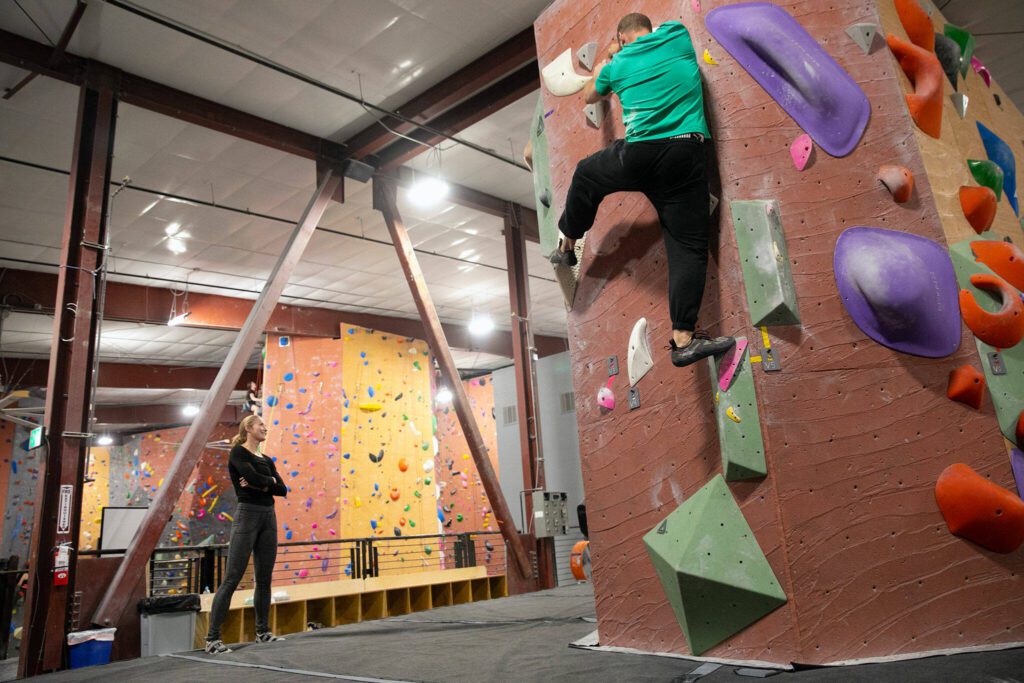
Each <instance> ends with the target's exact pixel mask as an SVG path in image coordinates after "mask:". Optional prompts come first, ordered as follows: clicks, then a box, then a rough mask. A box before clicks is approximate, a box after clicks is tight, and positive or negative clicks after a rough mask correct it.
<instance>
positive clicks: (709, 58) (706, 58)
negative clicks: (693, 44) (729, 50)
mask: <svg viewBox="0 0 1024 683" xmlns="http://www.w3.org/2000/svg"><path fill="white" fill-rule="evenodd" d="M704 61H705V62H706V63H708V64H716V65H717V64H718V62H716V61H715V58H714V57H712V56H711V52H709V51H708V49H707V48H704Z"/></svg>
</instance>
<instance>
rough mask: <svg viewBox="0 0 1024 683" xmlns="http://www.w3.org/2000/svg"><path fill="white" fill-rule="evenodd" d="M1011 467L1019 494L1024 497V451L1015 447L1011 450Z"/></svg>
mask: <svg viewBox="0 0 1024 683" xmlns="http://www.w3.org/2000/svg"><path fill="white" fill-rule="evenodd" d="M1010 468H1011V469H1012V470H1013V479H1014V481H1016V482H1017V495H1018V496H1020V497H1021V498H1024V452H1021V450H1020V449H1018V448H1014V449H1012V450H1011V451H1010Z"/></svg>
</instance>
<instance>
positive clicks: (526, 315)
mask: <svg viewBox="0 0 1024 683" xmlns="http://www.w3.org/2000/svg"><path fill="white" fill-rule="evenodd" d="M521 218H522V217H521V216H520V214H519V211H518V209H517V207H516V206H515V204H512V203H511V202H510V203H509V206H508V212H507V213H506V214H505V257H506V259H507V261H508V294H509V304H510V307H511V309H512V359H513V362H514V363H515V377H516V404H517V406H518V408H519V449H520V453H521V455H522V460H523V488H524V489H526V491H527V494H526V501H525V505H526V513H525V514H526V518H525V519H524V520H523V525H524V527H525V528H524V531H527V532H529V530H530V528H531V526H532V521H533V500H532V496H530V494H529V492H530V491H531V490H534V489H543V488H545V479H544V450H543V448H542V445H541V438H540V420H539V419H538V417H537V366H536V365H535V362H534V361H535V354H536V349H535V348H534V345H533V331H532V330H531V329H530V284H529V281H528V279H527V267H528V266H527V263H526V240H525V237H524V236H523V230H522V220H521ZM537 573H538V575H539V576H538V583H539V587H540V588H542V589H544V588H554V587H555V584H556V572H555V544H554V539H551V538H538V539H537Z"/></svg>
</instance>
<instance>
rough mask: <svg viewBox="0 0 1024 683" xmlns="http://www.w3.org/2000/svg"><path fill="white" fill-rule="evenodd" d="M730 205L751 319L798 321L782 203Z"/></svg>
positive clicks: (760, 322)
mask: <svg viewBox="0 0 1024 683" xmlns="http://www.w3.org/2000/svg"><path fill="white" fill-rule="evenodd" d="M715 11H717V10H715ZM709 16H710V15H709ZM729 208H730V209H731V210H732V223H733V229H734V231H735V233H736V246H737V247H738V248H739V252H740V256H741V258H742V261H741V262H740V266H741V268H742V269H743V283H744V286H745V289H746V294H747V308H748V309H749V311H750V319H751V321H752V322H753V324H754V325H756V326H760V325H799V324H800V311H799V309H798V308H797V300H796V287H795V286H794V285H793V275H792V273H791V272H790V269H789V255H788V252H787V250H786V236H785V233H784V232H783V229H782V216H781V214H780V211H779V203H778V202H777V201H776V200H774V199H773V200H770V201H765V200H749V201H741V200H734V201H731V202H729Z"/></svg>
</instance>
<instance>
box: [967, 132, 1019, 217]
mask: <svg viewBox="0 0 1024 683" xmlns="http://www.w3.org/2000/svg"><path fill="white" fill-rule="evenodd" d="M977 123H978V133H979V134H980V135H981V142H982V144H983V145H985V154H987V155H988V158H989V159H991V160H992V161H994V162H996V164H997V165H998V166H999V168H1001V169H1003V192H1005V193H1006V201H1008V202H1009V203H1010V206H1011V207H1013V212H1014V213H1015V214H1017V215H1018V216H1019V215H1020V207H1019V206H1017V164H1016V162H1015V161H1014V158H1013V150H1011V149H1010V146H1009V145H1007V144H1006V143H1005V142H1003V140H1002V138H1000V137H999V136H998V135H996V134H995V133H993V132H992V131H991V130H989V129H988V128H987V127H985V125H984V124H982V123H981V121H978V122H977Z"/></svg>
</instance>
